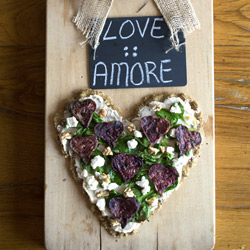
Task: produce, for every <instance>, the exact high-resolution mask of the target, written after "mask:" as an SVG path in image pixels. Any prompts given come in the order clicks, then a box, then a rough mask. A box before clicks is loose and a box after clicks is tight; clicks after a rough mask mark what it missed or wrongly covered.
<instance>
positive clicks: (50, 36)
mask: <svg viewBox="0 0 250 250" xmlns="http://www.w3.org/2000/svg"><path fill="white" fill-rule="evenodd" d="M70 3H71V4H69V2H67V4H66V2H64V4H62V3H61V1H60V0H48V1H47V57H46V59H47V65H46V115H45V117H46V118H45V119H46V134H45V136H46V137H45V141H46V143H45V153H46V157H45V172H46V174H45V183H46V187H47V189H46V192H45V242H46V247H47V249H49V250H55V249H65V250H66V249H67V250H74V249H89V250H96V249H103V250H108V249H116V248H117V247H119V248H121V249H139V250H142V249H143V250H156V249H157V250H158V249H159V250H164V249H166V242H168V247H167V248H168V249H183V248H184V247H185V250H200V249H204V250H210V249H211V248H212V247H213V245H214V235H215V199H214V192H215V190H214V183H215V173H214V123H213V121H214V82H213V27H212V26H213V22H212V1H211V0H203V2H202V5H201V4H200V3H201V2H200V0H194V1H193V5H194V7H196V8H197V10H198V11H199V12H200V13H199V14H198V17H199V20H200V23H201V26H202V27H203V28H202V29H200V30H198V31H196V32H195V33H194V34H192V36H189V37H188V38H187V39H186V40H187V45H186V51H187V72H188V74H187V75H188V76H187V82H188V84H187V86H185V87H171V88H141V89H112V90H105V92H104V93H105V94H107V95H109V96H110V97H111V98H112V99H113V102H114V104H116V105H118V106H119V108H120V109H121V112H122V114H123V117H124V118H125V119H126V118H128V117H130V116H131V115H132V114H133V113H134V110H133V109H134V107H136V105H137V104H138V103H140V102H141V99H142V98H143V97H145V96H147V95H152V94H160V93H162V92H170V93H185V94H187V95H188V96H191V98H193V99H194V100H195V101H197V102H198V103H199V107H200V109H201V110H202V118H203V121H204V131H202V133H203V134H204V136H203V146H202V147H201V155H200V157H199V160H198V162H197V166H196V167H195V168H194V169H192V171H190V172H191V174H190V176H189V177H188V178H187V179H186V180H185V182H183V184H182V187H181V188H180V189H179V190H178V192H175V193H174V194H173V195H171V197H170V198H169V199H168V200H167V201H166V204H164V205H163V208H162V209H161V211H160V212H158V213H157V214H156V215H154V216H153V217H151V218H150V219H149V223H144V224H143V225H142V226H141V228H140V231H139V232H138V233H137V234H136V235H133V236H130V237H128V238H125V239H118V240H117V239H115V238H114V237H112V236H111V235H109V234H108V233H107V231H106V230H105V229H104V228H103V227H102V226H101V225H100V222H99V220H98V219H97V218H96V215H93V214H92V212H91V211H90V209H89V205H88V203H89V202H88V200H87V199H85V200H84V197H83V195H82V191H81V190H82V188H81V186H80V185H78V186H77V185H76V183H75V182H74V181H73V180H72V174H71V173H70V172H69V171H67V169H69V161H66V160H65V159H64V157H63V156H62V153H61V150H59V149H60V147H59V146H58V145H57V144H56V142H57V140H56V135H55V128H54V124H53V119H52V118H53V117H54V116H55V114H56V112H58V111H59V108H62V107H63V106H64V105H65V100H67V98H69V97H70V96H71V95H72V92H73V91H75V90H79V89H81V88H83V89H85V88H88V87H89V72H88V70H89V67H88V62H89V56H88V47H87V46H85V47H83V48H82V47H80V46H77V43H80V42H81V40H82V39H83V38H82V37H81V34H80V32H77V30H76V29H75V28H74V26H73V25H72V23H71V22H70V17H71V16H73V14H74V11H75V5H77V4H78V3H79V1H78V0H76V1H71V2H70ZM128 3H129V5H128ZM125 5H127V6H128V7H127V8H126V9H125V8H124V6H125ZM141 6H142V1H141V0H133V1H132V0H130V1H127V0H119V1H114V3H113V6H112V8H111V11H110V14H109V16H110V17H127V16H155V15H160V13H159V11H158V9H157V7H156V5H155V3H154V1H153V0H149V1H148V2H147V4H146V5H145V7H144V8H143V9H141V11H140V12H138V9H140V7H141ZM201 12H202V13H203V12H204V13H203V14H201ZM65 35H66V36H67V39H64V37H65ZM63 179H66V181H64V182H63V181H62V180H63ZM77 187H78V188H77ZM187 197H188V199H187ZM170 232H171V233H170ZM145 238H146V239H147V244H145Z"/></svg>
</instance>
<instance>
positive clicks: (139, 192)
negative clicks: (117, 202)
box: [131, 187, 142, 198]
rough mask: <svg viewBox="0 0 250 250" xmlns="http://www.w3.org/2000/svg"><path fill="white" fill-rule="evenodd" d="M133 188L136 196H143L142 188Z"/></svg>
mask: <svg viewBox="0 0 250 250" xmlns="http://www.w3.org/2000/svg"><path fill="white" fill-rule="evenodd" d="M131 190H132V191H133V193H134V194H135V197H136V198H137V197H140V196H142V193H141V190H140V189H139V188H137V187H132V188H131Z"/></svg>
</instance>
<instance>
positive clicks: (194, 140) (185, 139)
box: [175, 125, 201, 155]
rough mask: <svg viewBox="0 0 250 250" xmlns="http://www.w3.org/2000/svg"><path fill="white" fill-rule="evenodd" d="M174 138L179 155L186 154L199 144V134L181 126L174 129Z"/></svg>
mask: <svg viewBox="0 0 250 250" xmlns="http://www.w3.org/2000/svg"><path fill="white" fill-rule="evenodd" d="M175 136H176V139H177V144H178V147H179V150H180V155H184V154H186V153H187V152H188V151H189V150H191V149H193V148H194V147H195V146H197V145H199V144H201V134H200V133H199V132H196V131H190V130H189V129H188V128H187V127H185V126H182V125H181V126H179V127H178V128H177V129H176V131H175Z"/></svg>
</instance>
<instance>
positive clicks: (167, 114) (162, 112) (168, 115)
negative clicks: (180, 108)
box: [155, 109, 178, 126]
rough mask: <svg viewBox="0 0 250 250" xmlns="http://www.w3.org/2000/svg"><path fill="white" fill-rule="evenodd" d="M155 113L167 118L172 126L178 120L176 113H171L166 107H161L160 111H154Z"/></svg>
mask: <svg viewBox="0 0 250 250" xmlns="http://www.w3.org/2000/svg"><path fill="white" fill-rule="evenodd" d="M155 114H156V115H157V116H159V117H163V118H165V119H167V120H168V121H169V122H170V123H171V126H174V125H175V124H176V123H177V121H178V115H177V114H174V113H171V112H170V111H168V110H167V109H161V110H160V111H156V112H155Z"/></svg>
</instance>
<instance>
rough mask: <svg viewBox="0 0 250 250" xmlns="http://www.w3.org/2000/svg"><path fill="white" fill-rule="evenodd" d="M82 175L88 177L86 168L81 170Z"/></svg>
mask: <svg viewBox="0 0 250 250" xmlns="http://www.w3.org/2000/svg"><path fill="white" fill-rule="evenodd" d="M81 175H82V177H83V178H87V177H88V175H89V173H88V171H87V170H86V169H84V170H83V171H82V174H81Z"/></svg>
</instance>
